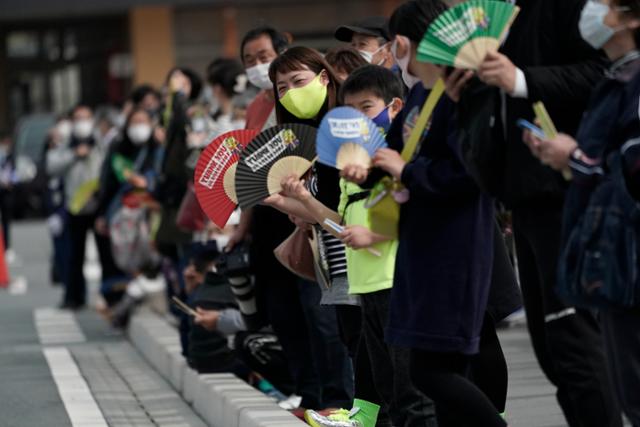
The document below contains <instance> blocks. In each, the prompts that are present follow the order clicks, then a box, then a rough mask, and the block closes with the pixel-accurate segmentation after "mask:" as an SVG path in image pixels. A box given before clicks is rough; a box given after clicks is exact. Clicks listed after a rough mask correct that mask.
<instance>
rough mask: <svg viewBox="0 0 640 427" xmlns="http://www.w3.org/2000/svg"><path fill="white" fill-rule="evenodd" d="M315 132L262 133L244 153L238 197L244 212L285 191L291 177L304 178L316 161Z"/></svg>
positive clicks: (295, 128) (291, 127)
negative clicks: (284, 187) (283, 186)
mask: <svg viewBox="0 0 640 427" xmlns="http://www.w3.org/2000/svg"><path fill="white" fill-rule="evenodd" d="M316 133H317V131H316V128H314V127H312V126H307V125H302V124H297V123H294V124H284V125H278V126H274V127H272V128H269V129H267V130H265V131H263V132H262V133H261V134H260V135H258V136H257V137H256V138H254V139H253V141H251V142H250V143H249V145H248V146H247V148H246V149H245V150H244V151H243V152H242V155H241V156H240V161H239V162H238V168H237V170H236V184H235V185H236V193H237V194H238V203H239V204H240V207H242V208H243V209H246V208H250V207H252V206H254V205H256V204H258V203H260V202H261V201H262V200H264V199H266V198H267V197H269V196H270V195H272V194H276V193H279V192H280V191H281V190H282V187H281V185H280V183H281V182H282V180H283V179H285V178H287V177H288V176H291V175H296V176H297V177H301V176H302V175H304V174H305V173H306V172H307V171H308V170H309V168H311V165H312V163H313V161H314V160H315V158H316Z"/></svg>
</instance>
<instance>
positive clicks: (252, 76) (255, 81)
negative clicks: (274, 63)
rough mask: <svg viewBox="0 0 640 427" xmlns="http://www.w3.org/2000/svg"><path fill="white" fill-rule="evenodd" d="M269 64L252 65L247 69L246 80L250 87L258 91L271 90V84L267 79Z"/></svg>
mask: <svg viewBox="0 0 640 427" xmlns="http://www.w3.org/2000/svg"><path fill="white" fill-rule="evenodd" d="M270 65H271V63H267V64H258V65H254V66H253V67H251V68H247V78H248V79H249V82H251V84H252V85H254V86H256V87H258V88H260V89H273V83H271V80H270V79H269V66H270Z"/></svg>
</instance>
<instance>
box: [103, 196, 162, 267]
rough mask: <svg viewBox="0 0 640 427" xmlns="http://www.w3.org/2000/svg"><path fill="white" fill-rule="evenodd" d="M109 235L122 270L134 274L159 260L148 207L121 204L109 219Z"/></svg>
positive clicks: (116, 259) (116, 261) (118, 264)
mask: <svg viewBox="0 0 640 427" xmlns="http://www.w3.org/2000/svg"><path fill="white" fill-rule="evenodd" d="M109 235H110V237H111V251H112V253H113V259H114V261H115V263H116V265H117V266H118V267H119V268H120V269H121V270H122V271H124V272H126V273H130V274H133V273H136V272H139V271H140V270H141V269H142V268H144V267H145V266H147V265H149V264H150V263H154V262H156V261H157V254H156V252H155V250H154V248H153V245H152V241H151V231H150V226H149V220H148V211H147V209H145V208H140V207H136V208H133V207H128V206H126V205H123V206H121V207H120V208H119V209H118V210H117V211H115V213H114V215H113V216H112V217H111V219H110V221H109Z"/></svg>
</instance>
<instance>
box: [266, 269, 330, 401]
mask: <svg viewBox="0 0 640 427" xmlns="http://www.w3.org/2000/svg"><path fill="white" fill-rule="evenodd" d="M256 292H257V293H258V298H260V299H262V300H263V301H264V303H265V304H264V310H265V312H266V317H267V320H268V322H269V324H270V325H271V327H272V328H273V331H274V332H275V334H276V336H277V337H278V340H279V341H280V344H282V349H283V351H284V355H285V357H286V359H287V364H288V366H289V373H290V375H291V377H292V378H293V381H294V383H295V389H296V390H295V391H296V394H297V395H299V396H301V397H302V403H301V405H302V406H303V407H304V408H318V407H320V405H321V403H322V402H321V392H322V390H321V385H320V377H319V375H318V370H317V367H316V364H315V362H314V358H313V349H312V347H311V337H310V336H309V327H308V325H307V319H306V318H305V314H304V311H303V309H302V303H301V301H300V290H299V285H298V283H297V278H296V277H295V276H293V275H292V274H291V275H288V274H286V273H285V274H282V275H277V276H276V275H274V276H271V277H269V276H268V275H266V274H256Z"/></svg>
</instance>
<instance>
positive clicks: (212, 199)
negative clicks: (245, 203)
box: [193, 130, 258, 228]
mask: <svg viewBox="0 0 640 427" xmlns="http://www.w3.org/2000/svg"><path fill="white" fill-rule="evenodd" d="M257 134H258V131H256V130H234V131H231V132H227V133H224V134H222V135H220V136H218V137H217V138H216V139H214V140H213V141H212V142H211V144H209V145H208V146H207V147H206V148H205V149H204V151H203V152H202V154H200V158H199V159H198V163H197V165H196V170H195V173H194V176H193V185H194V188H195V190H196V197H197V198H198V202H199V203H200V207H202V210H203V211H204V212H205V213H206V214H207V217H209V219H210V220H211V221H213V223H214V224H215V225H217V226H218V227H220V228H222V227H224V226H225V225H226V224H227V221H228V220H229V217H230V216H231V214H232V213H233V211H234V210H235V208H236V207H237V205H238V199H237V197H236V192H235V184H234V182H235V172H236V165H237V163H238V160H239V159H240V153H241V152H242V150H243V149H244V147H246V146H247V144H249V142H250V141H251V140H252V139H253V138H255V137H256V135H257Z"/></svg>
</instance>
